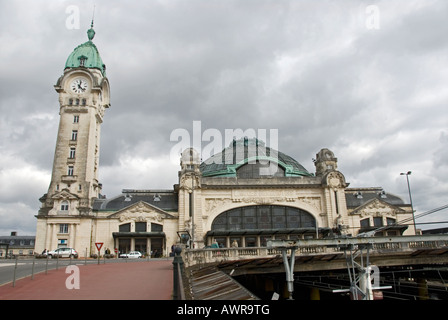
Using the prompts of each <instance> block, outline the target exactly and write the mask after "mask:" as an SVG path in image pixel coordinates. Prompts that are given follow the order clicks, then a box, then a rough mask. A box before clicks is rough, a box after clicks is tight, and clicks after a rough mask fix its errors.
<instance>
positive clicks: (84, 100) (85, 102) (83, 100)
mask: <svg viewBox="0 0 448 320" xmlns="http://www.w3.org/2000/svg"><path fill="white" fill-rule="evenodd" d="M86 104H87V100H86V99H85V98H84V99H82V105H83V106H85V105H86Z"/></svg>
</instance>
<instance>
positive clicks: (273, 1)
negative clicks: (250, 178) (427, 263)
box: [0, 0, 448, 235]
mask: <svg viewBox="0 0 448 320" xmlns="http://www.w3.org/2000/svg"><path fill="white" fill-rule="evenodd" d="M94 4H95V6H96V7H95V27H94V29H95V31H96V36H95V38H94V40H93V41H94V43H95V44H96V45H97V47H98V49H99V52H100V54H101V57H102V59H103V61H104V63H105V64H106V66H107V76H108V78H109V81H110V85H111V108H110V109H108V110H107V112H106V115H105V119H104V123H103V125H102V133H101V153H100V169H99V172H100V173H99V174H100V182H101V183H102V184H103V194H105V195H106V196H107V197H113V196H116V195H118V194H119V193H120V192H121V190H122V189H125V188H132V189H160V188H166V189H170V188H172V186H173V184H175V183H177V181H178V177H177V172H178V170H179V160H178V159H172V157H170V154H171V153H172V152H171V151H172V148H173V147H174V146H175V145H176V141H174V142H173V141H170V135H171V133H172V132H173V130H175V129H179V128H180V129H185V130H187V131H188V132H191V134H192V135H193V130H192V129H193V121H200V124H201V129H202V132H203V131H205V130H206V129H217V130H219V132H222V134H223V136H224V130H225V129H237V128H240V129H243V130H247V129H254V130H258V129H262V130H267V132H269V130H271V129H274V130H278V148H279V150H280V151H282V152H284V153H286V154H288V155H290V156H292V157H293V158H295V159H296V160H297V161H299V162H300V163H301V164H302V165H303V166H304V167H305V168H306V169H307V170H308V171H310V172H314V170H315V168H314V164H313V162H312V158H315V156H316V153H317V152H319V150H320V149H322V148H329V149H330V150H332V151H333V152H334V153H335V156H336V157H337V158H338V164H339V170H340V171H341V172H342V173H343V174H344V175H345V177H346V180H347V182H349V183H350V186H351V187H383V188H384V189H385V191H386V192H390V193H393V194H396V195H399V196H401V197H402V198H403V199H404V200H405V201H406V202H409V196H408V188H407V183H406V177H404V176H400V172H406V171H408V170H411V171H412V175H411V176H410V183H411V190H412V198H413V202H414V207H415V209H416V211H417V212H416V214H419V213H423V212H425V211H427V210H430V209H434V208H437V207H440V206H443V205H445V204H448V161H447V160H448V112H447V111H446V110H447V102H448V89H447V85H448V42H447V39H448V37H447V36H448V23H447V21H448V1H445V0H440V1H430V0H425V1H414V0H399V1H398V0H396V1H393V0H387V1H374V0H372V1H357V0H353V1H341V0H338V1H315V0H307V1H301V0H291V1H287V0H179V1H178V0H159V1H156V0H148V1H110V0H107V1H106V0H104V1H102V0H95V1H93V0H88V1H87V0H86V1H54V0H51V1H50V0H14V1H6V0H0V43H1V45H0V110H1V115H0V235H9V233H10V232H11V231H18V232H19V234H22V235H34V234H35V231H36V230H35V228H36V218H35V217H34V216H35V215H36V214H37V212H38V209H39V206H40V202H39V201H38V199H39V198H40V197H41V196H42V195H43V194H44V193H46V192H47V189H48V186H49V183H50V178H51V169H52V164H53V156H54V148H55V143H56V136H57V130H58V122H59V103H58V95H57V93H56V92H55V90H54V88H53V86H54V84H56V81H57V79H58V78H59V77H60V76H61V75H62V74H63V69H64V65H65V61H66V59H67V57H68V55H69V54H70V53H71V52H72V51H73V49H74V48H75V47H76V46H77V45H79V44H81V43H84V42H85V41H87V35H86V31H87V29H88V28H89V27H90V20H91V18H92V12H93V7H94ZM73 5H74V6H75V7H70V6H73ZM77 9H79V21H77V20H76V10H77ZM78 22H79V28H78V27H77V25H76V24H77V23H78ZM207 143H208V142H204V143H203V145H202V146H204V145H206V144H207ZM223 145H224V141H223ZM203 160H206V159H203ZM447 214H448V213H447V211H446V210H444V211H440V212H438V213H437V214H433V215H430V216H428V217H426V218H425V219H420V220H417V221H420V222H425V221H447V220H448V217H447ZM441 226H442V225H440V224H439V225H424V226H422V227H423V228H434V227H441Z"/></svg>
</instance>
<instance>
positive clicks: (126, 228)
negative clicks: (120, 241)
mask: <svg viewBox="0 0 448 320" xmlns="http://www.w3.org/2000/svg"><path fill="white" fill-rule="evenodd" d="M118 231H119V232H131V224H130V223H125V224H122V225H120V226H118Z"/></svg>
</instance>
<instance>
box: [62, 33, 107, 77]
mask: <svg viewBox="0 0 448 320" xmlns="http://www.w3.org/2000/svg"><path fill="white" fill-rule="evenodd" d="M87 36H88V38H89V41H87V42H85V43H83V44H81V45H79V46H77V47H76V48H75V49H74V50H73V52H72V53H71V54H70V55H69V56H68V58H67V62H66V63H65V69H66V68H78V67H85V68H94V69H98V70H100V71H101V73H102V74H103V76H105V75H106V65H105V64H104V63H103V60H102V59H101V57H100V53H99V52H98V49H97V47H96V46H95V44H94V43H93V42H92V39H93V38H94V37H95V31H94V30H93V24H92V27H91V28H90V29H89V30H88V31H87Z"/></svg>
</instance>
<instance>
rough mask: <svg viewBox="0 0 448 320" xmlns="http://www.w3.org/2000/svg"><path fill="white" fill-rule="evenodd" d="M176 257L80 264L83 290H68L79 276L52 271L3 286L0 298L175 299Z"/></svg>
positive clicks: (64, 269) (62, 271)
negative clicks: (174, 269) (74, 278)
mask: <svg viewBox="0 0 448 320" xmlns="http://www.w3.org/2000/svg"><path fill="white" fill-rule="evenodd" d="M172 262H173V261H172V259H168V260H150V261H138V262H128V263H109V264H107V263H106V264H99V265H97V264H91V265H76V267H78V268H79V280H80V281H79V284H80V288H79V289H67V287H66V281H67V279H68V278H70V279H69V280H68V282H69V284H73V283H74V281H71V280H72V279H73V277H74V275H75V273H74V272H73V271H71V272H67V273H65V272H66V268H65V267H64V268H60V269H59V270H49V271H48V274H45V272H42V273H39V274H36V275H34V279H33V280H31V276H29V277H26V278H23V279H20V280H17V281H16V284H15V287H13V286H12V283H7V284H5V285H2V286H0V300H171V299H172V290H173V265H172Z"/></svg>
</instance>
